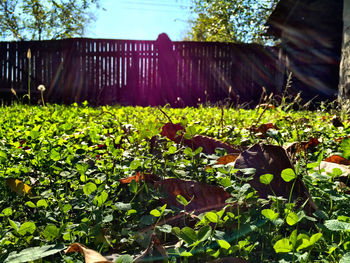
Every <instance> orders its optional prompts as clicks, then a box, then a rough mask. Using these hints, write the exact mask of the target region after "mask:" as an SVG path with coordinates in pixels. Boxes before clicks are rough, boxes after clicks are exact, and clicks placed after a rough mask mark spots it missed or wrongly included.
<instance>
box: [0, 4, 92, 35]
mask: <svg viewBox="0 0 350 263" xmlns="http://www.w3.org/2000/svg"><path fill="white" fill-rule="evenodd" d="M98 3H99V0H1V2H0V39H3V40H43V39H62V38H69V37H75V36H82V35H83V34H84V29H85V27H86V25H87V24H88V23H89V22H90V21H91V20H92V19H93V16H92V13H91V12H90V10H91V7H92V6H96V7H98Z"/></svg>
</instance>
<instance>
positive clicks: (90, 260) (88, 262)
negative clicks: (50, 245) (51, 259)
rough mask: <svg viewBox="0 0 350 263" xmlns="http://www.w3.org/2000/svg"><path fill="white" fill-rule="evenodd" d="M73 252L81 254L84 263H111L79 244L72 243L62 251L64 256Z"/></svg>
mask: <svg viewBox="0 0 350 263" xmlns="http://www.w3.org/2000/svg"><path fill="white" fill-rule="evenodd" d="M73 252H80V253H81V254H83V256H84V259H85V263H112V262H111V261H108V260H107V259H106V258H105V257H104V256H102V255H101V254H100V253H98V252H97V251H95V250H92V249H89V248H87V247H86V246H84V245H82V244H80V243H73V244H71V245H69V247H68V248H67V249H66V250H65V251H64V253H66V254H67V253H73Z"/></svg>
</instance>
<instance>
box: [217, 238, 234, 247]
mask: <svg viewBox="0 0 350 263" xmlns="http://www.w3.org/2000/svg"><path fill="white" fill-rule="evenodd" d="M216 242H217V243H218V245H219V246H220V247H221V248H223V249H229V248H230V247H231V245H230V243H228V242H227V241H226V240H221V239H218V240H216Z"/></svg>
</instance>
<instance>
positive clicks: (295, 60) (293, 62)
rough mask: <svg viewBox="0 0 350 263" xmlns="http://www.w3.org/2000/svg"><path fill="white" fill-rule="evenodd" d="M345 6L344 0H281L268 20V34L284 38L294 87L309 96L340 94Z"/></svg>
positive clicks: (287, 65)
mask: <svg viewBox="0 0 350 263" xmlns="http://www.w3.org/2000/svg"><path fill="white" fill-rule="evenodd" d="M345 1H347V0H345ZM343 6H344V0H281V1H280V2H279V3H278V5H277V6H276V8H275V10H274V11H273V13H272V14H271V16H270V18H269V20H268V22H267V26H268V30H267V34H268V35H270V36H274V37H275V38H277V39H280V40H281V44H280V45H281V50H282V52H283V55H284V56H281V57H285V65H286V67H287V69H288V70H289V71H290V72H292V76H293V78H292V90H293V91H294V92H299V91H300V92H301V96H302V97H303V98H304V99H306V100H310V99H314V100H325V99H328V100H330V99H334V98H336V96H337V93H338V84H339V66H340V61H341V46H342V39H343Z"/></svg>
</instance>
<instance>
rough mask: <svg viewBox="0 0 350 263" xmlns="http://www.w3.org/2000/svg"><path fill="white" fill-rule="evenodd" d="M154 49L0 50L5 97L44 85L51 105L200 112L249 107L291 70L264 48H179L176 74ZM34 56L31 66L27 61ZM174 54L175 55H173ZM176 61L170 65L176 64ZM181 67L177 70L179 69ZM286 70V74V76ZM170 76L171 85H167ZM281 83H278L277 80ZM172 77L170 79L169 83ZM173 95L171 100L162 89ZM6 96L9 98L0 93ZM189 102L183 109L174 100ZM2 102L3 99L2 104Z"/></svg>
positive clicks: (111, 44) (44, 46) (103, 45)
mask: <svg viewBox="0 0 350 263" xmlns="http://www.w3.org/2000/svg"><path fill="white" fill-rule="evenodd" d="M156 43H157V42H156V41H137V40H100V39H86V38H82V39H79V38H78V39H67V40H55V41H28V42H24V41H22V42H0V84H1V87H0V90H7V91H9V90H10V88H11V87H14V88H15V89H16V90H17V89H18V90H23V91H25V90H27V86H28V74H29V62H30V67H31V86H32V90H33V89H35V88H36V87H37V86H38V85H39V84H44V85H45V86H46V87H47V88H48V90H47V93H46V94H45V95H46V99H47V100H48V101H51V102H65V103H72V102H74V101H77V102H82V101H83V100H89V102H90V103H92V104H105V103H121V104H127V105H164V104H165V103H167V102H171V103H175V104H176V105H174V106H185V105H196V104H197V102H198V99H200V101H201V102H202V103H205V102H206V101H207V100H208V101H211V102H216V101H218V100H222V99H225V98H228V97H231V98H232V99H234V100H236V96H237V95H238V96H240V97H241V98H243V99H245V100H247V99H249V98H255V97H259V96H260V93H261V91H262V86H264V87H265V88H266V89H267V91H273V92H275V91H281V88H280V85H282V84H283V79H284V77H285V75H284V74H285V69H284V67H282V66H281V65H283V63H281V61H280V60H281V59H283V58H279V57H278V50H277V49H274V48H267V47H263V46H259V45H248V44H229V43H214V42H213V43H208V42H205V43H200V42H186V41H184V42H173V50H174V52H173V58H169V61H168V62H169V63H170V64H169V65H171V67H173V68H172V69H171V70H170V71H169V70H168V71H167V69H165V68H162V67H164V66H165V65H167V63H168V62H167V59H165V60H164V56H163V57H162V62H161V63H162V64H160V60H159V57H160V52H161V51H160V50H159V49H158V47H157V44H156ZM29 48H31V51H32V59H31V61H29V60H28V59H27V57H26V56H27V50H28V49H29ZM169 54H171V53H169ZM171 61H172V62H171ZM174 61H175V62H174ZM281 68H282V69H281ZM161 72H168V73H167V74H169V72H172V75H171V80H172V81H173V82H176V83H167V82H168V81H169V79H167V78H164V76H167V74H165V75H164V74H163V73H162V74H163V78H162V74H160V73H161ZM277 75H278V76H277ZM168 76H169V75H168ZM166 87H167V88H169V87H172V90H171V92H170V93H167V92H168V91H167V92H165V90H163V89H164V88H166ZM0 96H3V95H2V93H1V94H0ZM177 97H181V98H182V99H183V102H182V103H185V104H181V103H179V102H178V101H177V100H176V98H177ZM0 99H1V97H0Z"/></svg>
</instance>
